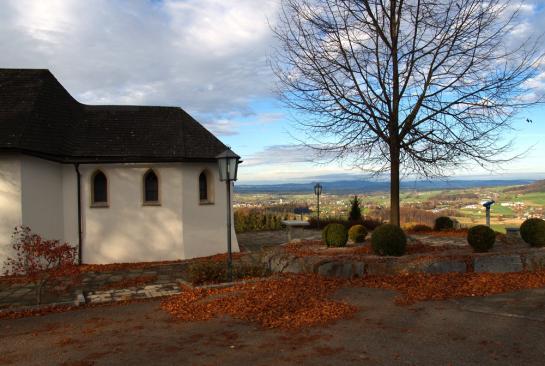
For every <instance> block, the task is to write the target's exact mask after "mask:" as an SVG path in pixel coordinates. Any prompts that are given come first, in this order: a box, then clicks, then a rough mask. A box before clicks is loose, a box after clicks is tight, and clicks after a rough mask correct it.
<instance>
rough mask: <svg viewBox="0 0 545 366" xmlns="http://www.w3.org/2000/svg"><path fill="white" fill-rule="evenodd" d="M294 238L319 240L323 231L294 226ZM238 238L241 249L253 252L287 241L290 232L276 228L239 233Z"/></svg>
mask: <svg viewBox="0 0 545 366" xmlns="http://www.w3.org/2000/svg"><path fill="white" fill-rule="evenodd" d="M293 238H294V239H306V240H317V239H320V238H321V231H320V230H313V229H299V228H294V230H293ZM237 239H238V244H239V247H240V250H241V251H243V252H244V251H246V252H253V251H259V250H261V249H263V248H267V247H273V246H277V245H280V244H284V243H286V242H287V241H288V232H287V230H276V231H257V232H251V233H238V234H237Z"/></svg>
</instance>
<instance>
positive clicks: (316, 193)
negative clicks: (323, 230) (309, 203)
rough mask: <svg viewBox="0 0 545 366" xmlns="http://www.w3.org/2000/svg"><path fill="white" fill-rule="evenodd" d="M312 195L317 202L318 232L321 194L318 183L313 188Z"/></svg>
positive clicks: (320, 187)
mask: <svg viewBox="0 0 545 366" xmlns="http://www.w3.org/2000/svg"><path fill="white" fill-rule="evenodd" d="M314 194H315V195H316V200H317V202H318V230H320V195H321V194H322V185H321V184H320V183H316V185H315V186H314Z"/></svg>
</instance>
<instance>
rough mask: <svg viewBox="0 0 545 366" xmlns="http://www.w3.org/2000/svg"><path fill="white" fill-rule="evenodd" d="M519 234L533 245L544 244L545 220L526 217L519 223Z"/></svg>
mask: <svg viewBox="0 0 545 366" xmlns="http://www.w3.org/2000/svg"><path fill="white" fill-rule="evenodd" d="M520 236H521V237H522V239H523V240H524V241H525V242H527V243H528V244H530V245H531V246H533V247H542V246H545V221H543V220H541V219H535V218H534V219H528V220H526V221H524V222H523V223H522V225H520Z"/></svg>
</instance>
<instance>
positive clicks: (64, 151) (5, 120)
mask: <svg viewBox="0 0 545 366" xmlns="http://www.w3.org/2000/svg"><path fill="white" fill-rule="evenodd" d="M226 149H227V147H226V146H225V145H224V144H223V143H222V142H221V141H220V140H218V139H217V138H216V137H215V136H214V135H213V134H212V133H210V132H209V131H208V130H207V129H205V128H204V127H203V126H202V125H201V124H200V123H199V122H197V121H196V120H195V119H193V118H192V117H191V116H190V115H189V114H187V113H186V112H185V111H183V110H182V109H181V108H176V107H144V106H111V105H104V106H102V105H101V106H98V105H85V104H81V103H79V102H78V101H77V100H75V99H74V98H72V96H71V95H70V94H69V93H68V92H67V91H66V89H64V87H63V86H62V85H61V84H60V83H59V82H58V81H57V79H56V78H55V77H54V76H53V75H52V74H51V73H50V72H49V70H34V69H0V151H18V152H22V153H26V154H31V155H36V156H41V157H43V158H47V159H50V160H54V161H59V162H65V163H78V162H79V163H85V162H93V161H97V162H150V161H212V160H214V159H215V157H216V156H217V155H218V154H220V153H221V152H223V151H224V150H226Z"/></svg>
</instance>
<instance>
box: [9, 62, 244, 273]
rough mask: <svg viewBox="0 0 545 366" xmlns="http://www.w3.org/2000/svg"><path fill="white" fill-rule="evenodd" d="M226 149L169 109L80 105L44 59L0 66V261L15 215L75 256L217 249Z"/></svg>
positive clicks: (195, 253)
mask: <svg viewBox="0 0 545 366" xmlns="http://www.w3.org/2000/svg"><path fill="white" fill-rule="evenodd" d="M227 149H228V147H227V146H225V145H224V144H223V143H222V142H221V141H219V140H218V139H217V138H216V137H215V136H214V135H213V134H212V133H210V132H209V131H208V130H206V129H205V128H204V127H203V126H202V125H201V124H199V123H198V122H197V121H196V120H195V119H193V118H192V117H191V116H190V115H189V114H187V113H186V112H184V111H183V110H182V109H180V108H174V107H147V106H146V107H145V106H106V105H104V106H102V105H101V106H98V105H85V104H81V103H79V102H78V101H76V100H75V99H74V98H72V96H71V95H70V94H69V93H68V92H67V91H66V90H65V89H64V87H63V86H62V85H61V84H60V83H59V82H58V81H57V79H56V78H55V77H54V76H53V75H52V74H51V73H50V72H49V71H48V70H30V69H0V267H1V264H2V263H3V262H4V260H5V259H6V258H7V256H9V255H11V254H12V253H11V234H12V232H13V229H14V228H15V227H16V226H19V225H25V226H29V227H30V228H31V229H32V231H33V232H34V233H37V234H39V235H41V236H42V237H44V238H47V239H58V240H61V241H63V242H68V243H70V244H72V245H74V246H76V247H77V248H79V251H80V259H81V262H82V263H114V262H141V261H160V260H176V259H187V258H194V257H201V256H207V255H213V254H216V253H224V252H226V249H227V243H226V242H227V232H226V231H227V217H226V216H227V193H226V192H227V189H226V185H225V182H221V181H220V179H219V170H218V163H217V159H216V157H217V156H218V155H219V154H221V153H222V152H224V151H225V150H227ZM231 222H232V220H231ZM231 230H232V237H233V250H234V251H238V243H237V241H236V235H235V234H234V229H233V228H232V229H231Z"/></svg>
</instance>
